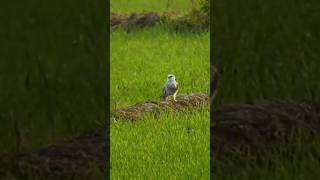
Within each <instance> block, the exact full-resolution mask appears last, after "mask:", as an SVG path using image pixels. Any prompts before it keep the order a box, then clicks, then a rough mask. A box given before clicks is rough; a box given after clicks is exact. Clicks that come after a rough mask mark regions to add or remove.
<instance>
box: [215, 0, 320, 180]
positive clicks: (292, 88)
mask: <svg viewBox="0 0 320 180" xmlns="http://www.w3.org/2000/svg"><path fill="white" fill-rule="evenodd" d="M319 5H320V4H319V1H315V0H309V1H307V2H298V1H295V2H293V1H286V0H283V1H254V0H245V1H241V2H240V1H238V2H234V1H228V0H227V1H225V0H223V1H215V3H214V16H213V17H214V18H213V19H212V20H213V21H212V22H213V23H214V24H213V27H214V33H213V34H215V37H214V39H213V42H212V47H213V48H214V57H213V59H214V62H215V64H216V65H217V67H218V69H219V70H220V71H221V90H220V92H219V95H218V96H217V99H216V103H217V104H225V103H230V102H240V103H243V102H249V101H253V100H257V99H274V98H275V99H292V100H296V101H299V100H304V99H306V100H310V101H316V102H319V100H320V96H319V94H318V92H320V84H319V80H320V71H319V67H320V61H319V58H320V53H319V52H320V51H319V50H320V49H319V47H320V46H319V42H320V36H319V32H320V26H319V23H318V22H319V20H320V19H319V17H320V16H319V15H320V14H319V13H320V11H319V10H318V9H317V8H316V7H319ZM319 139H320V138H319V137H317V138H315V142H313V143H314V144H315V145H314V148H313V150H314V152H315V153H314V154H315V155H312V154H311V153H310V152H311V151H308V150H306V151H305V153H304V155H303V156H302V155H301V153H300V149H299V148H296V147H290V146H286V147H287V148H288V151H290V152H292V155H291V156H290V157H282V155H281V154H280V153H274V156H273V157H272V158H273V159H275V162H274V163H273V164H272V165H271V166H269V165H268V164H267V163H266V162H268V161H269V159H264V161H265V163H262V164H261V163H260V164H259V163H257V162H250V161H246V160H243V161H241V162H239V161H238V160H237V159H232V158H230V159H227V160H225V161H221V162H217V161H216V163H217V166H218V167H217V168H218V171H217V172H216V175H215V179H225V180H227V179H228V180H229V179H284V180H286V179H290V180H291V179H316V178H317V177H319V173H318V168H319V159H317V158H315V157H313V156H319V155H320V153H319V151H318V149H319V148H320V147H319V143H316V142H318V141H319ZM306 146H308V144H303V147H306ZM309 150H310V149H309ZM290 159H294V160H293V161H291V160H290ZM249 165H251V166H249Z"/></svg>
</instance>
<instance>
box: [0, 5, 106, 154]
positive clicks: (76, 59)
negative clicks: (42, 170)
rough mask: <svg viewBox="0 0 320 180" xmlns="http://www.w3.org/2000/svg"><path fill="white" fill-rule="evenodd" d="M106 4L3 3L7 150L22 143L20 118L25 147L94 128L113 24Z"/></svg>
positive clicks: (2, 99) (0, 111)
mask: <svg viewBox="0 0 320 180" xmlns="http://www.w3.org/2000/svg"><path fill="white" fill-rule="evenodd" d="M101 4H104V3H103V1H101V2H95V3H91V2H89V1H88V2H83V3H71V2H63V3H62V2H61V3H59V2H50V3H49V4H47V3H39V2H36V3H35V2H32V1H31V2H29V3H14V2H10V5H8V6H4V7H8V9H7V11H6V10H4V11H1V13H4V14H5V15H3V16H1V17H6V16H8V18H5V19H4V20H3V21H1V22H3V23H4V24H5V26H3V27H4V28H1V36H2V37H3V38H2V39H3V46H2V47H1V49H2V50H4V51H3V53H1V54H2V59H1V61H0V72H1V75H0V86H1V91H0V120H1V126H0V146H1V151H9V152H13V151H15V150H16V139H17V135H18V133H16V130H15V128H14V127H15V125H14V121H17V122H18V124H19V131H20V133H21V138H22V143H21V146H22V150H23V151H24V150H32V149H33V148H34V147H38V146H42V145H44V144H47V143H53V142H55V141H58V140H60V139H61V138H65V137H70V136H72V135H75V134H78V133H81V132H83V131H87V130H89V129H91V128H95V127H96V125H95V121H96V120H101V119H102V118H103V114H104V111H105V110H106V107H105V105H104V104H106V103H105V102H104V96H105V94H106V88H105V87H106V85H105V83H106V82H107V80H106V77H105V72H106V68H107V67H106V61H105V60H104V59H106V58H107V46H106V40H105V39H106V36H107V34H106V32H107V30H106V29H105V28H106V27H105V24H106V22H105V16H106V15H105V12H104V11H105V10H104V9H103V8H101ZM9 8H11V9H9Z"/></svg>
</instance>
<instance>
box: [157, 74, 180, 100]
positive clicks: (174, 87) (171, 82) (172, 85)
mask: <svg viewBox="0 0 320 180" xmlns="http://www.w3.org/2000/svg"><path fill="white" fill-rule="evenodd" d="M177 93H178V82H177V81H176V78H175V76H174V75H173V74H169V75H168V77H167V82H166V84H165V85H164V87H163V90H162V96H161V101H167V99H168V98H169V97H171V96H173V100H174V101H176V96H177Z"/></svg>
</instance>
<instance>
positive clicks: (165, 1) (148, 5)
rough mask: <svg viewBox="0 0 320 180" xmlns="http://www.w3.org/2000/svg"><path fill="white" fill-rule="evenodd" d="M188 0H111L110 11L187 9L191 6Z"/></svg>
mask: <svg viewBox="0 0 320 180" xmlns="http://www.w3.org/2000/svg"><path fill="white" fill-rule="evenodd" d="M191 5H192V3H191V2H190V0H160V1H157V0H148V1H144V0H134V1H133V0H112V1H111V2H110V9H111V12H141V11H158V12H159V11H172V10H173V11H177V10H179V11H187V10H188V9H189V8H190V7H191Z"/></svg>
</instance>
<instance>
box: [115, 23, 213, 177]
mask: <svg viewBox="0 0 320 180" xmlns="http://www.w3.org/2000/svg"><path fill="white" fill-rule="evenodd" d="M209 48H210V44H209V33H208V32H204V33H197V34H195V33H183V34H178V33H173V32H170V31H168V29H166V28H165V27H164V26H157V27H154V28H149V29H144V30H141V31H137V32H133V33H125V32H122V31H113V32H112V33H111V77H110V79H111V87H110V88H111V89H110V93H111V109H112V110H114V109H115V108H122V107H126V106H128V105H132V104H135V103H138V102H143V101H146V100H155V101H159V97H160V95H161V90H162V87H163V85H164V83H165V81H166V77H167V74H169V73H173V74H175V75H176V78H177V81H178V82H179V83H180V91H179V93H178V94H180V95H183V94H187V93H190V92H205V93H209V78H210V76H209V71H210V69H209V63H210V60H209V59H210V53H209ZM209 135H210V131H209V107H205V108H204V109H202V110H198V111H195V112H194V113H190V114H189V113H186V114H182V113H181V114H177V115H173V114H166V113H163V114H162V115H161V116H160V118H159V119H157V120H154V119H153V118H151V117H146V118H145V119H143V120H142V121H139V122H134V123H125V122H114V121H112V124H111V134H110V136H111V137H110V138H111V144H110V148H111V149H110V152H111V177H112V178H114V179H119V178H121V179H128V178H130V177H131V178H137V179H140V178H143V179H155V178H156V179H158V178H160V179H172V178H182V179H185V178H192V179H194V178H196V179H208V178H209V174H210V168H209V167H210V164H209V162H210V159H209V157H210V156H209V155H210V153H209V152H210V149H209V139H210V138H209Z"/></svg>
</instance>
